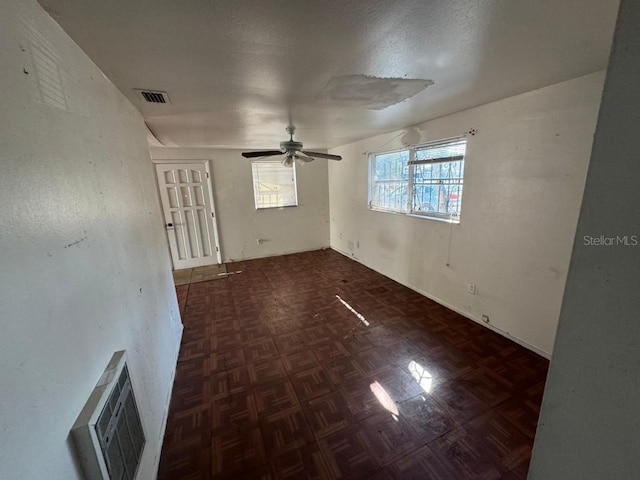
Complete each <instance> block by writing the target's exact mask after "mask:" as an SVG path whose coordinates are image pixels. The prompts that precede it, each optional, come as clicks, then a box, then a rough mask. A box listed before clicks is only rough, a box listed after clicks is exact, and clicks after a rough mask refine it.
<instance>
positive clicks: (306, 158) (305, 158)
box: [295, 151, 315, 163]
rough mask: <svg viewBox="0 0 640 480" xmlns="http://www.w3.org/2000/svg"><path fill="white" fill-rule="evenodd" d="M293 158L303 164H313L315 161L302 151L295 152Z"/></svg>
mask: <svg viewBox="0 0 640 480" xmlns="http://www.w3.org/2000/svg"><path fill="white" fill-rule="evenodd" d="M295 157H296V160H300V161H301V162H304V163H307V162H313V161H314V160H315V158H313V157H310V156H309V155H307V154H306V153H304V152H302V151H297V152H296V154H295Z"/></svg>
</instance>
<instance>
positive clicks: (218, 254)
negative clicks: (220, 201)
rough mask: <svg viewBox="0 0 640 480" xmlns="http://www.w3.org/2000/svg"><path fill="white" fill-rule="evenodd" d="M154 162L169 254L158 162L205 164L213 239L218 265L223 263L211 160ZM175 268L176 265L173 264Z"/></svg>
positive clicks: (155, 160)
mask: <svg viewBox="0 0 640 480" xmlns="http://www.w3.org/2000/svg"><path fill="white" fill-rule="evenodd" d="M151 162H152V163H153V176H154V177H155V181H156V191H157V192H158V202H160V210H161V211H162V217H163V222H162V224H163V225H164V228H165V238H166V239H167V248H168V249H169V256H171V246H170V245H169V236H168V235H167V234H166V222H165V221H164V206H163V205H162V197H161V196H160V183H159V181H158V171H157V170H156V164H167V163H173V164H181V163H185V164H187V163H198V164H202V165H204V169H205V172H206V173H207V185H208V186H209V202H211V212H212V213H213V241H214V243H215V246H216V258H217V260H218V265H221V264H222V247H221V246H220V236H219V234H218V214H217V213H216V204H215V201H214V199H213V183H212V181H211V164H210V162H211V160H203V159H184V158H179V159H164V158H163V159H151ZM171 264H172V265H173V257H172V256H171ZM173 267H174V270H175V265H173Z"/></svg>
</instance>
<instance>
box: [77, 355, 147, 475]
mask: <svg viewBox="0 0 640 480" xmlns="http://www.w3.org/2000/svg"><path fill="white" fill-rule="evenodd" d="M71 434H72V437H73V440H74V443H75V444H76V448H77V449H78V456H79V459H80V460H81V463H82V467H83V470H84V472H85V477H86V478H91V479H96V480H97V479H100V480H133V479H134V478H135V476H136V472H137V470H138V465H139V464H140V459H141V457H142V451H143V450H144V445H145V436H144V431H143V428H142V422H141V420H140V414H139V412H138V407H137V406H136V400H135V397H134V395H133V388H132V385H131V378H130V377H129V369H128V368H127V364H126V354H125V352H124V351H120V352H116V353H115V354H114V355H113V357H112V358H111V361H110V362H109V365H108V366H107V368H106V370H105V371H104V373H103V374H102V377H100V380H99V381H98V384H97V385H96V388H95V389H94V391H93V392H92V393H91V395H90V396H89V400H87V403H86V404H85V406H84V408H83V409H82V412H81V413H80V415H79V416H78V419H77V421H76V423H75V425H74V426H73V428H72V430H71Z"/></svg>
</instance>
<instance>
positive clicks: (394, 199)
mask: <svg viewBox="0 0 640 480" xmlns="http://www.w3.org/2000/svg"><path fill="white" fill-rule="evenodd" d="M466 146H467V140H466V139H465V138H464V137H460V138H453V139H448V140H442V141H437V142H431V143H427V144H424V145H418V146H415V147H411V148H407V149H404V150H397V151H393V152H385V153H376V154H372V155H371V156H370V163H369V208H371V209H374V210H382V211H386V212H392V213H408V214H412V215H419V216H423V217H426V218H438V219H443V220H447V221H450V222H455V223H458V222H460V209H461V206H462V188H463V179H464V159H465V152H466Z"/></svg>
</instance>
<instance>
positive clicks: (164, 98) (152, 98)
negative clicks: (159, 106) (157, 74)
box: [136, 90, 170, 103]
mask: <svg viewBox="0 0 640 480" xmlns="http://www.w3.org/2000/svg"><path fill="white" fill-rule="evenodd" d="M136 91H137V92H139V93H140V95H142V99H143V100H144V101H145V102H147V103H170V102H169V96H168V95H167V92H161V91H159V90H136Z"/></svg>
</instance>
